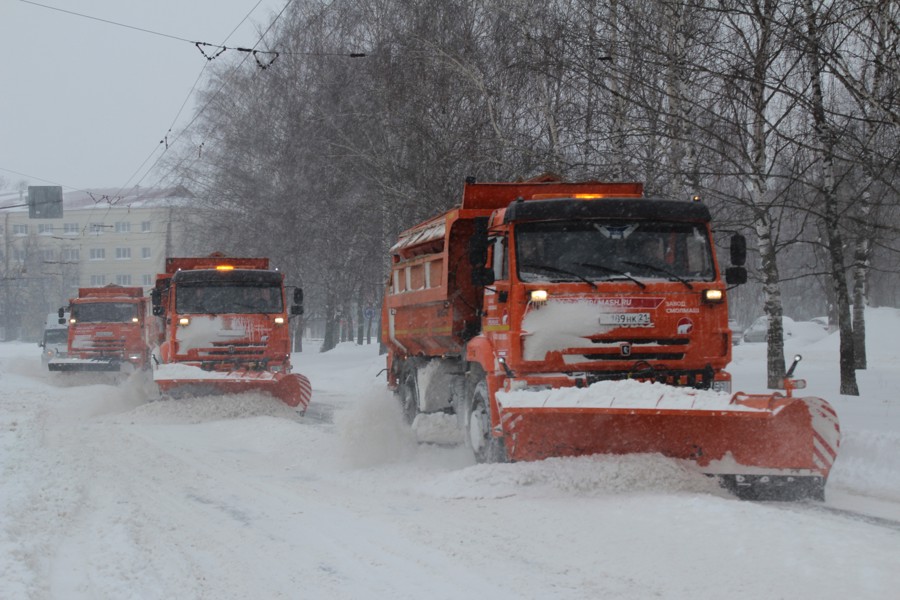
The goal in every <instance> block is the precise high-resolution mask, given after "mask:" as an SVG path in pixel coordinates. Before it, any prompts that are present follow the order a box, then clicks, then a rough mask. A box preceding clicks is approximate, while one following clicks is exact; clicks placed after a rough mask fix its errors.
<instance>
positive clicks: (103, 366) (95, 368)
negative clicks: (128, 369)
mask: <svg viewBox="0 0 900 600" xmlns="http://www.w3.org/2000/svg"><path fill="white" fill-rule="evenodd" d="M128 364H129V365H130V363H128ZM47 370H49V371H59V372H66V373H75V372H82V373H91V372H93V373H97V372H107V373H108V372H119V371H121V370H122V362H121V361H119V360H86V359H78V358H60V359H58V360H51V361H50V362H48V363H47Z"/></svg>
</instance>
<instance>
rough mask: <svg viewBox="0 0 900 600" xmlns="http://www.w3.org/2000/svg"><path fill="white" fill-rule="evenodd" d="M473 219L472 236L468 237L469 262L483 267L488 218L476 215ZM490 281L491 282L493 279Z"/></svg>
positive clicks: (486, 251) (486, 248) (486, 252)
mask: <svg viewBox="0 0 900 600" xmlns="http://www.w3.org/2000/svg"><path fill="white" fill-rule="evenodd" d="M473 221H474V224H475V231H473V232H472V237H471V238H469V264H470V265H472V266H473V267H476V268H477V267H483V266H484V263H485V262H487V254H488V235H487V230H488V218H487V217H476V218H475V219H473ZM473 277H474V274H473ZM473 283H474V280H473ZM491 283H493V281H492V282H491Z"/></svg>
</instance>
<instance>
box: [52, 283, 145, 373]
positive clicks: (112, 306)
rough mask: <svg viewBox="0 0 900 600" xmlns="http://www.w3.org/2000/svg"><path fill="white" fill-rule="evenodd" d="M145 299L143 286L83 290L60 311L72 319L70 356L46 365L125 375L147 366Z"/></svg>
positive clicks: (55, 367)
mask: <svg viewBox="0 0 900 600" xmlns="http://www.w3.org/2000/svg"><path fill="white" fill-rule="evenodd" d="M147 306H148V302H147V298H146V297H145V296H144V290H143V289H142V288H140V287H124V286H119V285H107V286H104V287H93V288H79V289H78V297H77V298H71V299H70V300H69V306H68V307H63V308H60V309H59V322H60V324H63V323H65V322H66V319H67V318H68V325H69V327H68V330H69V331H68V352H67V354H66V356H56V357H53V358H51V359H50V360H49V361H48V364H47V368H48V369H49V370H51V371H68V372H73V371H127V370H134V369H145V368H147V367H148V366H149V357H150V351H149V345H148V337H149V336H148V318H149V315H148V311H147Z"/></svg>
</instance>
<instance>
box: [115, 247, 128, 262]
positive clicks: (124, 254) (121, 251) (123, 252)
mask: <svg viewBox="0 0 900 600" xmlns="http://www.w3.org/2000/svg"><path fill="white" fill-rule="evenodd" d="M129 258H131V248H116V260H126V259H129Z"/></svg>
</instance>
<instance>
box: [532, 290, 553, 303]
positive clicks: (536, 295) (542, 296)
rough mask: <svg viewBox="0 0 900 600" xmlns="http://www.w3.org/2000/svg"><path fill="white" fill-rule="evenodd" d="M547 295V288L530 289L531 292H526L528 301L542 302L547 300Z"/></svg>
mask: <svg viewBox="0 0 900 600" xmlns="http://www.w3.org/2000/svg"><path fill="white" fill-rule="evenodd" d="M548 296H549V294H547V290H531V293H530V294H528V301H529V302H534V303H536V304H543V303H544V302H546V301H547V297H548Z"/></svg>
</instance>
